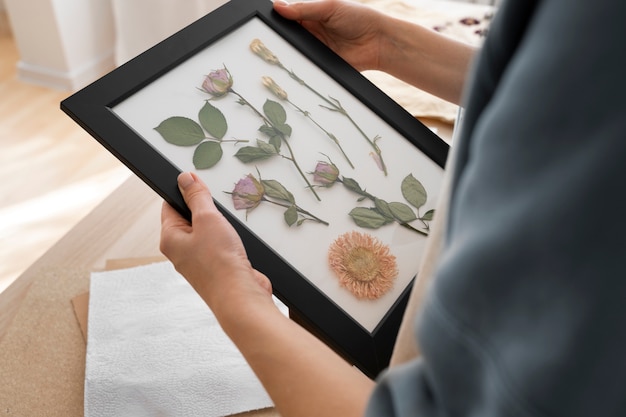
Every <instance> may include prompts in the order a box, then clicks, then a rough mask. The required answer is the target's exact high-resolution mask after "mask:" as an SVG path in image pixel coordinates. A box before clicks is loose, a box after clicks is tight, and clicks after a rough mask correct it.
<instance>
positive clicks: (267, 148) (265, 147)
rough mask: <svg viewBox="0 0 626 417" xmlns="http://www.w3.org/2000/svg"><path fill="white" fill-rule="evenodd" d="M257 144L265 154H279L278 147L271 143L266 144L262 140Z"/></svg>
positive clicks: (258, 140)
mask: <svg viewBox="0 0 626 417" xmlns="http://www.w3.org/2000/svg"><path fill="white" fill-rule="evenodd" d="M256 144H257V146H258V147H259V148H261V150H262V151H263V152H265V153H268V154H277V153H278V150H276V147H275V146H274V145H273V144H271V143H267V142H264V141H262V140H260V139H257V141H256Z"/></svg>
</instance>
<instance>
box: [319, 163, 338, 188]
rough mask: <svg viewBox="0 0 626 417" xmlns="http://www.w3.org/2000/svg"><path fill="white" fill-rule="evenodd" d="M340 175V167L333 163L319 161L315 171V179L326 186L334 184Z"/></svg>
mask: <svg viewBox="0 0 626 417" xmlns="http://www.w3.org/2000/svg"><path fill="white" fill-rule="evenodd" d="M338 177H339V169H338V168H337V166H336V165H335V164H333V163H328V162H323V161H321V162H318V163H317V166H316V167H315V171H314V172H313V181H315V182H316V183H318V184H320V185H322V186H324V187H330V186H331V185H333V184H334V183H335V181H337V178H338Z"/></svg>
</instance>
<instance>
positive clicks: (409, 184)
mask: <svg viewBox="0 0 626 417" xmlns="http://www.w3.org/2000/svg"><path fill="white" fill-rule="evenodd" d="M401 190H402V195H403V196H404V198H405V199H406V201H408V202H409V203H410V204H411V205H412V206H413V207H415V208H420V207H422V206H423V205H424V204H426V200H427V199H428V196H427V194H426V189H425V188H424V186H423V185H422V183H421V182H419V181H418V180H417V179H415V177H414V176H413V174H409V175H407V176H406V178H404V180H402V185H401Z"/></svg>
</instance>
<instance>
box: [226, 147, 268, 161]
mask: <svg viewBox="0 0 626 417" xmlns="http://www.w3.org/2000/svg"><path fill="white" fill-rule="evenodd" d="M274 155H276V153H269V152H265V151H264V150H263V149H261V148H258V147H256V146H244V147H243V148H239V150H238V151H237V153H236V154H235V157H236V158H237V159H239V160H240V161H241V162H243V163H244V164H247V163H248V162H253V161H260V160H263V159H267V158H270V157H271V156H274Z"/></svg>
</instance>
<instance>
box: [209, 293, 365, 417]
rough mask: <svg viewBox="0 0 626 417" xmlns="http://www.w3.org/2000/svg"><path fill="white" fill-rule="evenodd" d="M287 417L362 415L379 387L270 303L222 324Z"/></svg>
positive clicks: (253, 308) (247, 309)
mask: <svg viewBox="0 0 626 417" xmlns="http://www.w3.org/2000/svg"><path fill="white" fill-rule="evenodd" d="M221 323H222V326H223V328H224V330H225V332H226V333H227V334H228V336H229V337H230V338H231V339H232V340H233V342H234V343H235V344H236V345H237V347H238V348H239V349H240V351H241V352H242V354H243V355H244V357H245V358H246V360H247V361H248V363H249V364H250V366H251V367H252V369H253V370H254V372H255V373H256V375H257V376H258V377H259V379H260V380H261V382H262V383H263V386H264V387H265V388H266V390H267V391H268V393H269V394H270V396H271V398H272V400H273V401H274V404H275V405H276V407H277V408H278V410H279V412H280V414H281V416H283V417H289V416H298V417H307V416H311V417H313V416H327V417H332V416H342V417H348V416H362V415H363V413H364V411H365V407H366V404H367V401H368V398H369V396H370V393H371V391H372V389H373V386H374V383H373V381H371V380H370V379H369V378H367V377H366V376H365V375H364V374H362V373H361V372H360V371H358V370H357V369H356V368H354V367H353V366H351V365H350V364H348V363H347V362H345V361H344V360H343V359H342V358H340V357H339V356H338V355H337V354H336V353H335V352H333V351H332V350H331V349H329V348H328V347H327V346H326V345H325V344H323V343H322V342H320V341H319V340H318V339H317V338H316V337H314V336H313V335H311V334H310V333H309V332H308V331H306V330H304V329H303V328H302V327H300V326H299V325H298V324H296V323H295V322H293V321H292V320H290V319H288V318H287V317H285V316H283V315H282V314H281V313H280V312H279V311H278V310H277V309H276V308H274V307H273V306H269V305H265V304H264V305H261V306H252V305H248V306H246V307H242V308H241V309H240V310H239V311H238V314H237V315H236V317H235V316H234V315H232V314H229V315H228V316H227V318H223V319H222V320H221Z"/></svg>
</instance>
